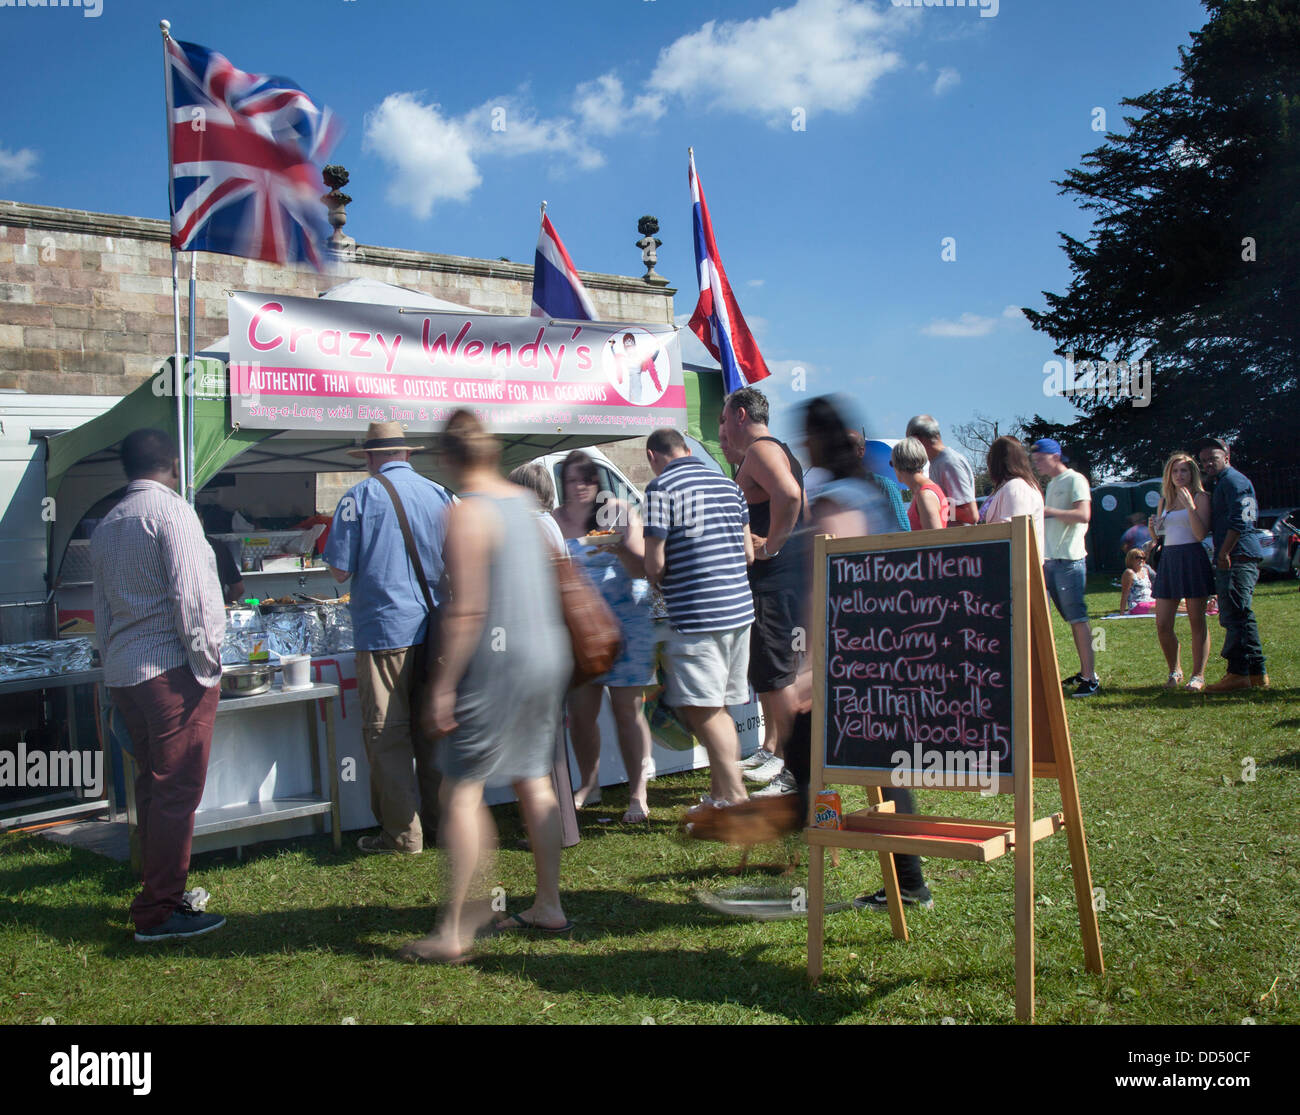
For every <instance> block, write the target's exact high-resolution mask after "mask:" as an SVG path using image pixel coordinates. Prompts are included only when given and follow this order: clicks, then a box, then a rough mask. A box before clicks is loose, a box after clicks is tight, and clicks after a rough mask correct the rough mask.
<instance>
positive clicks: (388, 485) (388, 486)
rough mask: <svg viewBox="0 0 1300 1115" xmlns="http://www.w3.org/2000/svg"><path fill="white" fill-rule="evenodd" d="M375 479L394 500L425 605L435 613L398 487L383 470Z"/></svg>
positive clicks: (431, 613) (399, 524)
mask: <svg viewBox="0 0 1300 1115" xmlns="http://www.w3.org/2000/svg"><path fill="white" fill-rule="evenodd" d="M375 479H376V480H378V481H379V483H380V484H382V485H383V486H384V490H385V491H386V492H387V493H388V495H389V498H390V499H392V501H393V510H394V511H396V512H397V525H398V526H400V527H401V528H402V541H403V542H405V543H406V556H407V557H408V558H410V559H411V564H412V565H413V566H415V577H416V580H418V581H419V582H420V591H421V592H422V593H423V594H424V606H425V607H426V608H428V609H429V614H430V615H433V611H434V608H433V593H432V592H430V591H429V581H428V579H427V578H426V577H425V575H424V563H423V562H421V561H420V555H419V554H418V553H417V551H416V549H415V536H414V535H412V534H411V524H410V522H409V521H408V520H407V518H406V508H405V507H403V506H402V501H401V500H400V499H399V498H398V496H397V489H396V488H395V487H393V482H392V481H391V480H389V479H388V477H387V476H385V475H384V474H383V473H382V472H377V473H375Z"/></svg>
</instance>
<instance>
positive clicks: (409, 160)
mask: <svg viewBox="0 0 1300 1115" xmlns="http://www.w3.org/2000/svg"><path fill="white" fill-rule="evenodd" d="M363 147H364V149H365V150H366V151H369V152H372V153H374V154H376V155H378V156H379V158H380V159H382V160H383V161H384V162H385V163H387V164H388V165H389V166H390V167H392V168H393V171H394V177H393V180H392V182H390V184H389V186H388V190H387V197H388V200H389V201H390V202H392V203H393V204H394V205H398V206H401V207H402V208H404V209H408V210H410V211H411V213H413V214H414V215H415V216H416V217H417V218H419V219H420V220H425V219H427V218H428V217H429V215H430V214H431V213H432V212H433V209H434V206H435V205H437V204H440V203H442V202H445V201H466V200H468V199H469V196H470V194H472V193H473V192H474V190H475V189H476V188H477V187H478V186H479V184H480V183H481V182H482V181H483V174H482V171H481V170H480V169H479V162H480V160H482V159H483V158H485V157H492V156H499V157H503V158H516V157H519V156H522V155H535V154H545V155H547V156H549V157H553V158H563V159H564V160H565V161H566V162H568V163H572V164H574V165H576V166H577V167H579V168H580V169H582V170H593V169H595V168H596V167H600V166H603V165H604V163H605V156H604V155H602V154H601V153H600V152H599V151H597V150H596V149H595V148H594V147H592V146H591V145H590V144H589V143H588V142H587V141H586V139H585V138H583V135H582V133H581V131H580V129H579V128H578V125H577V122H576V121H574V120H573V119H572V118H569V117H563V116H560V117H554V118H546V117H539V116H538V115H537V113H536V112H535V111H534V110H533V109H532V107H531V106H530V105H529V104H528V102H527V101H526V99H525V98H524V97H523V96H521V95H515V96H502V97H494V98H493V99H492V100H489V101H485V102H484V103H483V104H481V105H478V106H477V107H475V108H472V109H470V110H469V111H468V112H465V113H463V114H462V115H460V116H447V115H444V114H443V112H442V110H441V106H439V105H436V104H425V103H424V102H423V101H422V100H421V94H418V93H390V94H389V95H388V96H387V97H385V98H384V100H383V101H382V103H381V104H380V105H379V107H378V108H376V109H374V110H373V111H371V112H369V113H367V114H366V121H365V137H364V140H363Z"/></svg>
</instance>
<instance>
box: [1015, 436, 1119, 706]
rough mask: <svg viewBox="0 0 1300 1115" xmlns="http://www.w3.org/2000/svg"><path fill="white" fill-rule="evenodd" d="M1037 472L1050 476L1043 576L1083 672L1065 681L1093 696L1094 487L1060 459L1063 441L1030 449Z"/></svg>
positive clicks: (1045, 508) (1045, 503)
mask: <svg viewBox="0 0 1300 1115" xmlns="http://www.w3.org/2000/svg"><path fill="white" fill-rule="evenodd" d="M1029 459H1030V461H1031V462H1032V463H1033V466H1034V471H1035V472H1037V473H1038V475H1039V476H1043V477H1045V478H1046V479H1047V491H1046V492H1045V493H1044V494H1043V536H1044V538H1043V576H1044V577H1045V578H1046V580H1047V594H1048V595H1049V596H1050V597H1051V598H1052V603H1053V604H1055V605H1056V610H1057V611H1058V612H1060V613H1061V618H1062V619H1063V620H1065V622H1066V623H1068V624H1069V625H1070V633H1071V634H1072V635H1073V636H1074V647H1075V650H1077V651H1078V652H1079V672H1078V673H1077V674H1075V675H1074V676H1073V677H1068V678H1065V679H1064V680H1063V681H1062V683H1061V684H1062V685H1064V686H1065V687H1066V688H1069V686H1071V685H1074V686H1075V690H1074V693H1073V694H1071V696H1074V697H1094V696H1096V695H1097V694H1098V693H1099V692H1100V691H1101V683H1100V682H1099V681H1098V680H1097V671H1096V669H1095V663H1094V660H1093V653H1092V627H1091V626H1090V625H1089V624H1088V606H1087V604H1085V603H1084V598H1083V594H1084V589H1085V588H1086V586H1087V583H1088V548H1087V546H1086V545H1085V543H1084V536H1085V535H1086V534H1087V533H1088V522H1089V521H1090V520H1091V518H1092V489H1091V488H1090V487H1089V486H1088V481H1087V479H1086V478H1085V477H1083V476H1082V475H1080V474H1079V473H1077V472H1075V471H1074V470H1073V469H1071V468H1066V467H1065V462H1064V461H1062V460H1061V443H1060V442H1058V441H1054V440H1053V439H1052V438H1050V437H1045V438H1039V440H1038V441H1036V442H1034V444H1033V446H1031V448H1030V450H1029Z"/></svg>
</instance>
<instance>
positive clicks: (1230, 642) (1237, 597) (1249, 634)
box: [1214, 561, 1264, 674]
mask: <svg viewBox="0 0 1300 1115" xmlns="http://www.w3.org/2000/svg"><path fill="white" fill-rule="evenodd" d="M1258 580H1259V565H1258V564H1256V563H1255V562H1253V561H1240V562H1238V561H1234V562H1233V563H1232V568H1231V569H1215V571H1214V586H1215V591H1216V592H1218V594H1219V626H1220V627H1222V628H1223V631H1224V635H1223V649H1222V650H1221V651H1219V653H1220V654H1221V655H1222V656H1223V657H1224V658H1226V659H1227V660H1228V672H1229V673H1231V674H1262V673H1264V647H1263V646H1262V644H1261V643H1260V641H1259V625H1258V624H1257V623H1256V622H1255V613H1254V612H1253V611H1252V610H1251V605H1252V602H1253V600H1254V596H1255V582H1256V581H1258Z"/></svg>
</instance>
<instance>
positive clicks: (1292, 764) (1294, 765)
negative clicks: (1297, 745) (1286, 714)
mask: <svg viewBox="0 0 1300 1115" xmlns="http://www.w3.org/2000/svg"><path fill="white" fill-rule="evenodd" d="M1293 724H1294V725H1300V721H1297V720H1291V721H1286V720H1283V721H1282V722H1281V724H1278V725H1274V727H1281V726H1282V725H1288V726H1289V725H1293ZM1260 766H1263V767H1284V768H1286V769H1287V770H1300V751H1288V752H1287V753H1286V754H1285V755H1279V756H1278V757H1277V758H1276V759H1269V761H1268V762H1267V763H1260Z"/></svg>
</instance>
